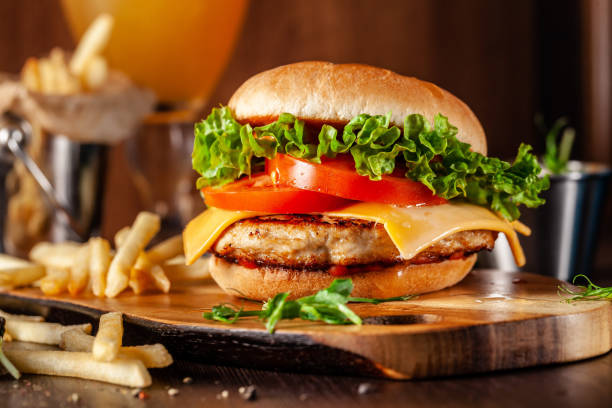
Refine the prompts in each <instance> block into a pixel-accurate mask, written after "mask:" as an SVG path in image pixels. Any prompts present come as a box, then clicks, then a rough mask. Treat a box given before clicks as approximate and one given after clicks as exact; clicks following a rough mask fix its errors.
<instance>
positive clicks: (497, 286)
mask: <svg viewBox="0 0 612 408" xmlns="http://www.w3.org/2000/svg"><path fill="white" fill-rule="evenodd" d="M560 283H561V282H559V281H557V280H555V279H552V278H548V277H544V276H540V275H534V274H528V273H508V272H501V271H494V270H476V271H473V272H472V273H471V274H470V275H469V276H468V277H467V278H466V279H465V280H464V281H462V282H461V283H460V284H458V285H456V286H454V287H452V288H449V289H446V290H443V291H439V292H436V293H431V294H426V295H422V296H419V297H418V298H417V299H414V300H410V301H405V302H392V303H384V304H379V305H369V304H352V305H351V308H352V309H353V310H354V311H355V312H356V313H357V314H359V315H360V316H361V317H362V318H364V323H365V324H364V325H362V326H331V325H325V324H322V323H312V322H305V321H301V320H293V321H283V322H281V323H280V324H279V325H278V330H277V332H276V333H275V334H269V333H267V332H266V331H265V329H264V327H263V325H262V324H261V323H260V322H259V321H258V320H255V319H248V320H244V321H240V322H238V323H236V324H233V325H226V324H222V323H217V322H211V321H207V320H204V319H203V318H202V311H203V310H205V309H209V308H210V307H211V306H213V305H216V304H218V303H223V302H233V303H235V304H238V305H244V307H245V309H247V310H248V309H259V308H260V307H261V304H259V303H255V302H249V301H243V300H239V299H236V298H233V297H231V296H228V295H225V294H224V293H223V292H222V291H221V290H220V289H219V288H218V287H217V286H216V285H215V284H214V283H213V282H209V283H207V284H204V285H189V286H176V287H174V288H173V289H172V292H171V293H169V294H151V295H141V296H135V295H133V294H132V293H129V292H126V293H124V294H122V295H120V296H119V297H118V298H116V299H97V298H92V297H90V298H70V297H67V296H66V297H45V296H43V295H42V294H41V292H40V291H39V290H38V289H35V288H28V289H21V290H13V291H9V292H5V293H2V294H0V308H3V309H5V308H6V309H7V310H9V311H10V310H19V311H20V312H22V313H23V312H24V311H25V312H32V313H39V314H43V315H46V316H47V319H48V320H54V321H61V322H63V323H75V322H83V321H84V320H85V321H87V320H89V321H92V323H94V322H95V320H96V319H97V317H98V316H99V315H100V314H101V313H104V312H108V311H122V312H124V313H125V322H126V331H125V333H126V336H125V337H126V339H125V342H126V344H136V343H141V344H142V343H143V342H147V343H148V342H161V343H163V344H165V345H166V347H168V349H169V350H170V351H171V352H172V353H173V354H174V355H175V357H177V358H183V359H189V360H192V361H194V360H195V361H201V362H206V363H211V364H219V365H235V366H244V367H256V368H263V369H278V370H285V371H305V372H323V373H340V374H345V375H368V376H384V377H389V378H396V379H407V378H424V377H434V376H446V375H455V374H465V373H477V372H486V371H493V370H503V369H512V368H519V367H527V366H533V365H539V364H551V363H561V362H568V361H575V360H580V359H585V358H589V357H593V356H597V355H600V354H603V353H606V352H608V351H609V350H610V348H611V337H612V324H611V322H612V307H611V306H610V302H607V301H587V302H577V303H573V304H567V303H564V302H561V301H560V298H559V296H558V294H557V285H558V284H560Z"/></svg>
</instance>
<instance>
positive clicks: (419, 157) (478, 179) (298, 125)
mask: <svg viewBox="0 0 612 408" xmlns="http://www.w3.org/2000/svg"><path fill="white" fill-rule="evenodd" d="M456 135H457V128H456V127H454V126H453V125H451V124H450V123H449V122H448V119H447V118H446V117H444V116H442V115H440V114H438V115H436V117H435V120H434V123H433V126H432V125H431V124H430V123H429V122H428V121H427V119H426V118H425V117H424V116H423V115H419V114H413V115H408V116H407V117H406V118H405V120H404V126H403V130H401V129H400V128H398V127H396V126H391V125H390V114H387V115H368V114H361V115H358V116H356V117H354V118H353V119H351V120H350V121H349V123H347V124H346V126H344V128H343V129H342V131H341V132H339V131H338V129H336V128H334V127H333V126H330V125H327V124H325V125H323V126H322V128H321V130H320V132H319V134H318V135H316V136H315V135H310V134H309V132H308V129H307V128H306V127H305V125H304V122H303V121H301V120H299V119H297V118H295V117H294V116H293V115H291V114H289V113H283V114H281V115H280V116H279V118H278V120H276V121H275V122H272V123H270V124H268V125H265V126H259V127H255V128H252V127H251V126H250V125H249V124H245V125H241V124H240V123H238V122H237V121H236V120H235V119H234V118H233V116H232V114H231V111H230V110H229V108H227V107H220V108H214V109H213V110H212V113H211V114H210V115H209V116H208V117H207V118H206V119H204V120H202V121H201V122H200V123H198V124H196V125H195V142H194V148H193V153H192V164H193V168H194V170H196V171H197V172H198V173H200V175H201V177H200V178H199V179H198V181H197V187H198V188H202V187H206V186H221V185H223V184H226V183H229V182H231V181H233V180H236V179H238V178H240V177H241V176H244V175H246V176H250V174H251V172H252V171H253V169H255V168H258V167H261V166H263V163H264V159H265V158H268V159H271V158H273V157H274V156H275V155H276V154H277V153H285V154H289V155H291V156H293V157H297V158H301V159H304V160H308V161H311V162H313V163H320V162H321V157H323V156H326V157H330V158H333V157H335V156H336V155H338V154H350V155H351V156H352V157H353V160H354V162H355V170H356V171H357V173H358V174H360V175H362V176H367V177H369V178H370V179H371V180H380V179H381V177H382V176H383V175H385V174H390V173H392V172H393V171H394V170H395V167H396V165H397V164H402V165H405V167H406V169H407V171H406V173H405V176H406V177H408V178H410V179H412V180H416V181H419V182H421V183H423V184H424V185H426V186H427V187H428V188H429V189H430V190H431V191H432V192H433V193H434V194H436V195H437V196H439V197H442V198H445V199H448V200H451V199H463V200H467V201H469V202H472V203H474V204H478V205H482V206H486V207H489V208H490V209H491V210H493V211H495V212H498V213H500V214H502V215H503V216H504V217H505V218H507V219H509V220H514V219H516V218H518V217H519V215H520V212H519V210H518V206H519V205H521V204H522V205H526V206H527V207H537V206H539V205H542V204H544V199H542V198H540V197H539V196H538V195H539V194H540V192H542V191H543V190H546V189H547V188H548V187H549V180H548V178H547V177H544V178H540V177H539V174H540V171H541V169H540V166H539V164H538V161H537V159H536V157H535V156H534V155H533V154H531V153H530V151H531V147H530V146H528V145H524V144H521V146H520V147H519V151H518V154H517V157H516V159H515V160H514V162H513V163H512V164H511V163H508V162H505V161H502V160H499V159H496V158H489V157H485V156H483V155H481V154H480V153H476V152H472V151H470V145H469V144H466V143H462V142H460V141H459V140H458V139H457V137H456Z"/></svg>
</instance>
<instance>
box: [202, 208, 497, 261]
mask: <svg viewBox="0 0 612 408" xmlns="http://www.w3.org/2000/svg"><path fill="white" fill-rule="evenodd" d="M496 238H497V232H494V231H485V230H476V231H462V232H458V233H455V234H453V235H450V236H448V237H446V238H443V239H441V240H440V241H437V242H435V243H434V244H433V245H432V246H431V247H429V248H426V249H425V250H424V251H422V252H420V253H419V254H418V255H417V256H415V257H414V258H412V259H409V260H405V259H403V258H401V256H400V254H399V252H398V251H397V248H396V247H395V245H394V244H393V242H392V241H391V238H390V237H389V235H388V234H387V232H386V230H385V229H384V226H383V225H382V224H379V223H376V222H373V221H367V220H361V219H354V218H340V217H331V216H326V215H317V214H292V215H268V216H260V217H253V218H248V219H244V220H241V221H238V222H236V223H235V224H233V225H231V226H230V227H229V228H227V229H226V230H225V231H224V233H223V234H222V235H221V236H220V237H219V239H218V240H217V241H216V242H215V244H214V245H213V247H212V248H211V252H213V253H214V254H215V255H217V256H219V257H221V258H224V259H226V260H228V261H230V262H235V263H241V264H245V265H255V266H266V265H267V266H274V267H286V268H294V269H310V270H319V269H326V268H329V267H330V266H334V265H339V266H355V265H373V264H381V265H395V264H397V263H403V262H409V263H412V264H423V263H432V262H440V261H443V260H446V259H448V258H450V257H452V256H457V254H459V253H474V252H478V251H480V250H483V249H489V250H490V249H492V248H493V246H494V244H495V239H496Z"/></svg>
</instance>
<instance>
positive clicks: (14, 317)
mask: <svg viewBox="0 0 612 408" xmlns="http://www.w3.org/2000/svg"><path fill="white" fill-rule="evenodd" d="M0 317H3V318H4V319H5V320H26V321H29V322H44V321H45V318H44V317H42V316H31V315H18V314H11V313H7V312H5V311H3V310H0Z"/></svg>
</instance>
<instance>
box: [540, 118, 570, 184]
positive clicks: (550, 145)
mask: <svg viewBox="0 0 612 408" xmlns="http://www.w3.org/2000/svg"><path fill="white" fill-rule="evenodd" d="M535 121H536V125H537V126H538V128H539V129H540V131H541V132H542V133H543V134H545V135H546V151H545V152H544V157H543V162H544V166H546V168H547V169H548V170H550V172H551V173H553V174H561V173H564V172H565V171H567V162H568V161H569V157H570V153H571V151H572V146H573V145H574V139H575V137H576V131H575V130H574V128H571V127H566V126H567V119H566V118H559V119H557V120H556V121H555V123H554V124H553V126H552V127H551V128H550V130H548V131H546V126H545V124H544V119H543V118H542V116H540V115H538V116H536V119H535ZM563 128H565V130H563V134H562V136H561V140H560V141H559V144H558V145H557V138H558V135H559V132H561V130H562V129H563Z"/></svg>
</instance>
